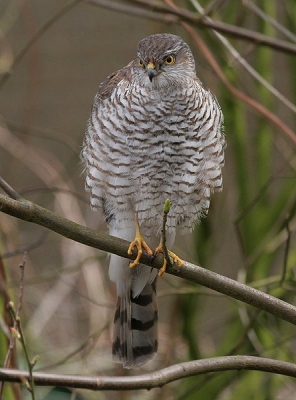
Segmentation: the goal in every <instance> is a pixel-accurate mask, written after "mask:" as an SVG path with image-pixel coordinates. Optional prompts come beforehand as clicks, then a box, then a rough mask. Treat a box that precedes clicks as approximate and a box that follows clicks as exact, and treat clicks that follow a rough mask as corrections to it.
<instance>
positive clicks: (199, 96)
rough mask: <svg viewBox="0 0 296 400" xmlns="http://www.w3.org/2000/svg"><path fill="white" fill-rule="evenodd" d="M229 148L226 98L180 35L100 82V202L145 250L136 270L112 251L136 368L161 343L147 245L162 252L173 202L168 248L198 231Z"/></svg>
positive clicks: (147, 47)
mask: <svg viewBox="0 0 296 400" xmlns="http://www.w3.org/2000/svg"><path fill="white" fill-rule="evenodd" d="M224 146H225V139H224V134H223V114H222V112H221V109H220V107H219V104H218V103H217V101H216V99H215V97H214V96H213V95H212V94H211V93H210V92H209V91H208V90H206V89H205V88H204V87H203V86H202V83H201V82H200V80H199V79H198V78H197V77H196V72H195V62H194V58H193V56H192V53H191V51H190V48H189V46H188V45H187V44H186V43H185V42H184V41H183V40H182V39H181V38H180V37H178V36H175V35H172V34H167V33H163V34H156V35H151V36H148V37H146V38H144V39H143V40H141V41H140V43H139V44H138V49H137V57H136V59H135V60H133V61H131V62H130V63H129V64H128V65H127V66H126V67H124V68H122V69H120V70H118V71H116V72H114V73H113V74H111V75H109V76H108V77H107V79H106V80H105V81H104V82H103V83H101V85H100V86H99V90H98V93H97V95H96V97H95V99H94V103H93V107H92V111H91V115H90V118H89V122H88V126H87V131H86V136H85V140H84V146H83V150H82V153H81V154H82V160H83V163H84V167H85V173H86V189H87V191H89V192H90V197H91V205H92V207H93V208H94V209H98V208H100V209H102V210H103V213H104V216H105V218H106V221H107V223H108V226H109V232H110V234H111V235H113V236H117V237H119V238H123V239H126V240H129V241H131V246H130V249H129V253H131V252H132V250H133V248H134V247H136V248H137V249H138V258H137V259H136V261H134V262H133V263H132V264H131V265H130V268H129V267H128V261H127V260H126V259H124V258H121V257H119V256H117V255H113V254H111V256H110V267H109V276H110V278H111V280H112V281H113V282H115V283H116V287H117V294H118V301H117V308H116V312H115V318H114V341H113V359H114V360H115V361H116V362H120V363H122V364H123V366H124V367H126V368H132V367H135V366H139V365H141V364H144V363H145V362H147V361H148V360H149V359H151V358H152V357H153V355H154V354H155V352H156V351H157V346H158V341H157V302H156V278H157V270H156V269H153V268H150V267H147V266H144V265H141V264H139V263H138V261H139V258H140V255H141V251H142V249H143V251H146V252H147V253H148V254H153V252H152V250H150V247H151V248H155V247H156V246H157V244H158V242H159V240H160V231H161V225H162V212H163V205H164V202H165V200H166V199H169V200H170V202H171V209H170V213H169V215H168V218H167V237H166V240H167V246H168V247H171V246H172V245H173V243H174V239H175V234H176V230H177V229H178V230H180V232H181V233H182V232H183V233H185V232H190V231H191V230H192V229H193V227H194V225H195V223H196V222H197V221H198V220H199V218H201V217H203V216H205V215H206V214H207V211H208V208H209V205H210V195H211V192H214V191H220V190H221V189H222V175H221V169H222V166H223V163H224ZM148 244H149V246H148ZM159 251H161V247H159V246H158V247H157V252H159ZM169 255H170V256H171V257H172V258H173V261H174V260H176V261H177V262H178V263H179V265H180V266H181V265H182V261H181V260H180V259H179V258H178V257H177V256H176V255H175V254H174V253H171V252H169Z"/></svg>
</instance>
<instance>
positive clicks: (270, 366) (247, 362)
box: [0, 356, 296, 390]
mask: <svg viewBox="0 0 296 400" xmlns="http://www.w3.org/2000/svg"><path fill="white" fill-rule="evenodd" d="M231 370H239V371H240V370H256V371H264V372H270V373H274V374H280V375H286V376H291V377H294V378H295V377H296V365H295V364H292V363H288V362H284V361H278V360H273V359H270V358H261V357H252V356H226V357H216V358H208V359H204V360H196V361H189V362H185V363H181V364H176V365H172V366H170V367H168V368H164V369H161V370H159V371H156V372H153V373H151V374H143V375H138V376H130V377H127V376H118V377H110V376H99V377H98V376H81V375H60V374H50V373H44V372H34V373H33V377H34V382H35V385H36V386H66V387H73V388H80V389H90V390H135V389H137V390H139V389H148V390H149V389H152V388H156V387H162V386H164V385H166V384H168V383H170V382H173V381H176V380H179V379H183V378H187V377H189V376H194V375H200V374H206V373H209V372H219V371H231ZM28 377H29V375H28V372H26V371H19V370H15V369H4V368H0V380H5V381H9V382H21V381H22V380H23V379H28Z"/></svg>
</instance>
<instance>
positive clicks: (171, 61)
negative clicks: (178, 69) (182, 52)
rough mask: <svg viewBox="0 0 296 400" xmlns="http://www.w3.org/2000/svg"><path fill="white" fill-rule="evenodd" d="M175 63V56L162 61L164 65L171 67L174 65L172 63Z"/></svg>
mask: <svg viewBox="0 0 296 400" xmlns="http://www.w3.org/2000/svg"><path fill="white" fill-rule="evenodd" d="M175 61H176V58H175V56H173V55H172V54H171V55H170V56H167V57H166V59H165V60H164V63H165V64H167V65H172V64H174V62H175Z"/></svg>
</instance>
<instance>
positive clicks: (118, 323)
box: [112, 266, 158, 368]
mask: <svg viewBox="0 0 296 400" xmlns="http://www.w3.org/2000/svg"><path fill="white" fill-rule="evenodd" d="M139 267H140V268H141V267H142V266H139ZM142 268H145V269H147V267H142ZM157 320H158V314H157V298H156V278H155V279H154V281H153V282H148V283H147V284H146V285H145V287H144V288H143V290H142V291H141V293H139V294H137V293H134V292H133V290H132V289H130V290H129V291H128V293H127V294H126V295H125V296H118V300H117V307H116V312H115V317H114V337H113V346H112V354H113V360H114V361H115V362H119V363H122V365H123V367H124V368H133V367H137V366H140V365H142V364H145V363H146V362H147V361H149V360H150V359H151V358H153V356H154V355H155V353H156V352H157V347H158V340H157Z"/></svg>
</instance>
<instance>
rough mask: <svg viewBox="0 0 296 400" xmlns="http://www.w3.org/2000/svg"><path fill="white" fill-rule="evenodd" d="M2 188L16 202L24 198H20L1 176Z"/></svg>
mask: <svg viewBox="0 0 296 400" xmlns="http://www.w3.org/2000/svg"><path fill="white" fill-rule="evenodd" d="M0 188H1V189H3V190H4V192H5V193H6V194H8V196H9V197H11V198H12V199H14V200H21V199H22V196H20V195H19V194H18V193H17V192H16V191H15V190H14V189H13V188H12V187H11V186H10V185H9V184H8V183H7V182H6V181H5V180H4V179H3V178H2V177H1V176H0Z"/></svg>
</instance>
